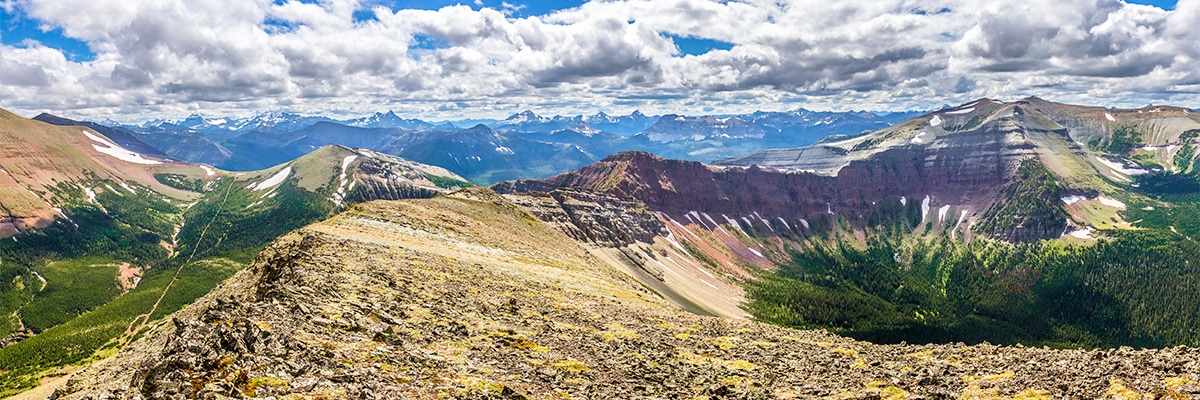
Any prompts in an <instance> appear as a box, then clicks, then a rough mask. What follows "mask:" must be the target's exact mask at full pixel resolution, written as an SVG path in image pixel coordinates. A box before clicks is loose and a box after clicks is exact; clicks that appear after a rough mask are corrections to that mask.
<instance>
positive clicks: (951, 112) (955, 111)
mask: <svg viewBox="0 0 1200 400" xmlns="http://www.w3.org/2000/svg"><path fill="white" fill-rule="evenodd" d="M971 111H975V107H967V108H964V109H961V110H954V111H946V114H949V115H962V114H966V113H969V112H971Z"/></svg>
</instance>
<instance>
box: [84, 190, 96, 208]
mask: <svg viewBox="0 0 1200 400" xmlns="http://www.w3.org/2000/svg"><path fill="white" fill-rule="evenodd" d="M83 192H84V193H87V200H88V203H92V204H96V191H95V190H92V188H90V187H85V188H83Z"/></svg>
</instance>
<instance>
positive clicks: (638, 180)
mask: <svg viewBox="0 0 1200 400" xmlns="http://www.w3.org/2000/svg"><path fill="white" fill-rule="evenodd" d="M1156 110H1157V111H1156ZM1193 114H1194V113H1193V112H1191V111H1188V110H1185V109H1181V108H1175V107H1167V106H1156V107H1148V108H1146V109H1143V110H1106V109H1101V108H1093V107H1083V106H1070V105H1063V104H1057V103H1051V102H1047V101H1044V100H1041V99H1036V98H1030V99H1024V100H1021V101H1017V102H1012V103H1003V102H999V101H993V100H989V99H981V100H978V101H974V102H970V103H967V104H963V105H960V106H957V107H950V108H946V109H944V110H941V111H938V112H935V113H931V114H927V115H922V116H918V117H916V118H914V119H912V120H909V121H906V122H901V123H898V124H896V125H894V126H892V127H889V128H886V129H882V130H879V131H876V132H871V133H868V134H865V135H862V136H858V137H853V138H832V139H830V140H829V141H826V142H823V143H819V144H817V145H814V146H811V147H803V148H795V149H779V150H770V151H763V152H757V153H753V154H750V155H747V156H745V157H742V158H737V159H732V160H726V161H723V162H721V163H720V165H706V164H702V163H698V162H690V161H680V160H671V159H665V158H662V157H658V156H655V155H651V154H648V153H642V152H624V153H619V154H615V155H612V156H609V157H607V158H605V159H604V160H601V161H600V162H597V163H594V164H592V165H589V166H587V167H584V168H581V169H579V170H576V171H572V172H568V173H564V174H560V175H557V176H554V177H550V178H545V179H526V180H516V181H511V182H504V183H501V184H497V185H495V186H493V188H494V189H495V190H497V191H498V192H501V193H505V194H506V195H508V196H543V197H546V196H548V197H556V196H561V195H563V194H564V193H572V195H573V196H584V195H592V196H608V197H612V198H614V199H616V200H619V201H623V202H627V203H629V204H630V206H629V207H630V208H633V209H641V210H644V212H646V213H653V214H654V215H655V219H657V220H658V221H657V223H658V226H660V227H662V230H661V232H663V233H662V234H660V236H662V237H663V239H659V238H655V239H654V240H653V242H659V241H667V242H671V244H672V246H678V247H679V248H681V249H684V250H686V252H687V253H688V254H691V255H693V256H694V257H695V258H696V259H697V260H701V262H702V264H705V265H707V266H708V267H710V268H711V270H713V271H714V272H715V273H718V274H719V275H718V276H721V277H722V279H723V280H725V281H727V282H729V283H732V284H736V285H738V286H741V287H742V288H743V289H744V290H745V292H744V293H745V298H746V300H747V303H746V304H745V305H744V307H743V308H744V309H745V310H746V311H747V312H748V313H749V314H751V315H752V316H753V317H754V318H757V319H759V320H762V321H768V322H772V323H776V324H780V325H784V326H790V327H798V328H824V329H830V330H833V331H835V332H837V333H840V334H844V335H848V336H851V337H855V338H860V339H866V340H872V341H876V342H885V343H900V342H904V341H907V342H909V343H913V342H920V343H953V342H960V341H961V342H966V343H982V342H990V343H1004V344H1018V343H1020V344H1025V345H1034V346H1051V347H1063V348H1096V347H1101V348H1103V347H1118V346H1142V347H1169V346H1175V345H1190V346H1196V345H1198V344H1200V334H1197V333H1196V332H1197V331H1196V330H1195V327H1196V326H1198V325H1200V313H1198V312H1197V310H1195V309H1194V308H1193V307H1183V306H1180V305H1179V304H1182V303H1180V301H1181V299H1187V300H1182V301H1183V303H1187V304H1191V302H1192V301H1193V300H1195V301H1200V298H1197V297H1196V295H1195V294H1194V293H1196V292H1197V291H1200V281H1198V280H1197V279H1195V275H1196V273H1197V271H1196V268H1197V266H1196V265H1195V262H1194V260H1196V259H1200V245H1197V243H1196V242H1195V238H1196V237H1198V235H1200V229H1198V228H1200V212H1198V210H1200V208H1198V207H1200V185H1198V184H1200V175H1198V174H1196V173H1194V171H1196V170H1197V169H1196V168H1195V163H1196V160H1197V158H1196V156H1195V151H1194V149H1195V146H1196V144H1197V136H1200V135H1198V134H1196V133H1195V132H1200V131H1197V130H1196V129H1198V127H1200V122H1198V121H1200V120H1197V116H1195V115H1193ZM1110 117H1111V118H1110ZM1085 142H1087V143H1085ZM1152 149H1157V150H1154V151H1151V150H1152ZM1168 162H1169V163H1173V164H1172V165H1174V168H1167V167H1165V166H1166V165H1167V163H1168ZM574 193H583V194H582V195H580V194H574ZM577 219H578V218H577ZM597 219H602V218H597ZM573 225H575V226H576V227H578V229H580V230H583V231H588V230H590V228H586V227H585V225H586V226H594V225H603V224H602V223H595V222H587V223H580V224H573ZM571 229H572V228H571V227H570V226H568V227H567V228H566V229H564V231H565V232H568V233H570V232H571ZM668 239H669V240H668ZM642 242H650V241H646V240H643V241H642ZM668 275H670V274H668Z"/></svg>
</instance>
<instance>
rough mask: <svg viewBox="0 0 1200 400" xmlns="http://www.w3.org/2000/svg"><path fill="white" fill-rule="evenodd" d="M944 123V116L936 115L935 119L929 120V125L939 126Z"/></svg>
mask: <svg viewBox="0 0 1200 400" xmlns="http://www.w3.org/2000/svg"><path fill="white" fill-rule="evenodd" d="M941 124H942V116H940V115H934V116H933V119H930V120H929V126H938V125H941Z"/></svg>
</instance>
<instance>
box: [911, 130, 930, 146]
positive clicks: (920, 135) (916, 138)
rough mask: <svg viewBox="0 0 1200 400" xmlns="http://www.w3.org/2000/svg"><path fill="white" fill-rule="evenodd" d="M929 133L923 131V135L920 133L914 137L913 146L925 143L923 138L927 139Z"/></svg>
mask: <svg viewBox="0 0 1200 400" xmlns="http://www.w3.org/2000/svg"><path fill="white" fill-rule="evenodd" d="M928 133H929V132H925V131H921V133H918V134H917V135H916V136H913V138H912V144H920V143H921V142H924V141H925V139H921V138H923V137H925V135H926V134H928Z"/></svg>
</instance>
